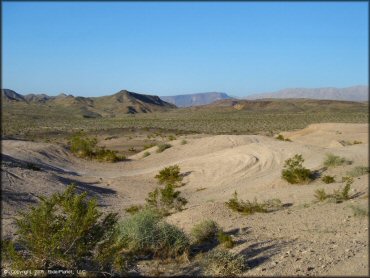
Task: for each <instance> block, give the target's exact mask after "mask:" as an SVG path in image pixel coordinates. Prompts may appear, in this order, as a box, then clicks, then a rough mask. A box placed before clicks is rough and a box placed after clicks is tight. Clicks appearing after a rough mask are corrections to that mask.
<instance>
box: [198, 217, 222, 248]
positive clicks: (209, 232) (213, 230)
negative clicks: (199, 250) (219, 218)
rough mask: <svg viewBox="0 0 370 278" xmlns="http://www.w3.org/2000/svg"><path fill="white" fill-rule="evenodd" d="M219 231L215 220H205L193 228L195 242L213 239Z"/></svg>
mask: <svg viewBox="0 0 370 278" xmlns="http://www.w3.org/2000/svg"><path fill="white" fill-rule="evenodd" d="M218 231H219V227H218V225H217V223H216V222H215V221H213V220H204V221H202V222H200V223H198V224H196V225H195V226H194V227H193V228H192V230H191V236H192V238H193V239H194V240H193V241H194V243H195V244H201V243H204V242H210V241H213V240H214V239H215V238H216V235H217V233H218Z"/></svg>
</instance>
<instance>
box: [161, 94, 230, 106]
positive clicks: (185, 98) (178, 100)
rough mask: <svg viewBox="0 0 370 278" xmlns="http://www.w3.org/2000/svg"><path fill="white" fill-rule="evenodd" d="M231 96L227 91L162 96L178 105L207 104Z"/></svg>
mask: <svg viewBox="0 0 370 278" xmlns="http://www.w3.org/2000/svg"><path fill="white" fill-rule="evenodd" d="M230 98H231V97H230V96H228V95H227V94H225V93H217V92H212V93H197V94H188V95H175V96H161V99H163V100H164V101H166V102H169V103H172V104H174V105H176V106H177V107H190V106H199V105H206V104H210V103H212V102H215V101H217V100H222V99H230Z"/></svg>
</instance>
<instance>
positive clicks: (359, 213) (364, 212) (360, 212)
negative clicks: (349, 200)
mask: <svg viewBox="0 0 370 278" xmlns="http://www.w3.org/2000/svg"><path fill="white" fill-rule="evenodd" d="M350 208H351V209H352V211H353V216H356V217H367V216H369V211H368V209H366V208H362V207H359V206H353V205H352V206H350Z"/></svg>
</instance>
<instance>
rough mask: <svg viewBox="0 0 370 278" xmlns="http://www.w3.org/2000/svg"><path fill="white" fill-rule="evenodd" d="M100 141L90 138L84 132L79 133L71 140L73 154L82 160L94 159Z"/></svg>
mask: <svg viewBox="0 0 370 278" xmlns="http://www.w3.org/2000/svg"><path fill="white" fill-rule="evenodd" d="M97 143H98V140H97V139H96V138H89V137H87V135H86V134H85V133H84V132H79V133H77V134H75V135H73V136H72V138H71V140H70V149H71V152H73V153H74V154H76V155H77V156H78V157H82V158H86V157H87V158H92V157H93V156H94V151H95V147H96V144H97Z"/></svg>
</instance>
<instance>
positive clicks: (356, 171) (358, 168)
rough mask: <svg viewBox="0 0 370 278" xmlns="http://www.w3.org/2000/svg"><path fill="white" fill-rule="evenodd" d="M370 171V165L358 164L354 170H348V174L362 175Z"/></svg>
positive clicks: (351, 175)
mask: <svg viewBox="0 0 370 278" xmlns="http://www.w3.org/2000/svg"><path fill="white" fill-rule="evenodd" d="M367 173H369V167H365V166H356V167H355V168H353V169H352V170H350V171H348V172H347V173H346V174H347V175H348V176H350V177H354V178H356V177H359V176H362V175H365V174H367Z"/></svg>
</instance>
